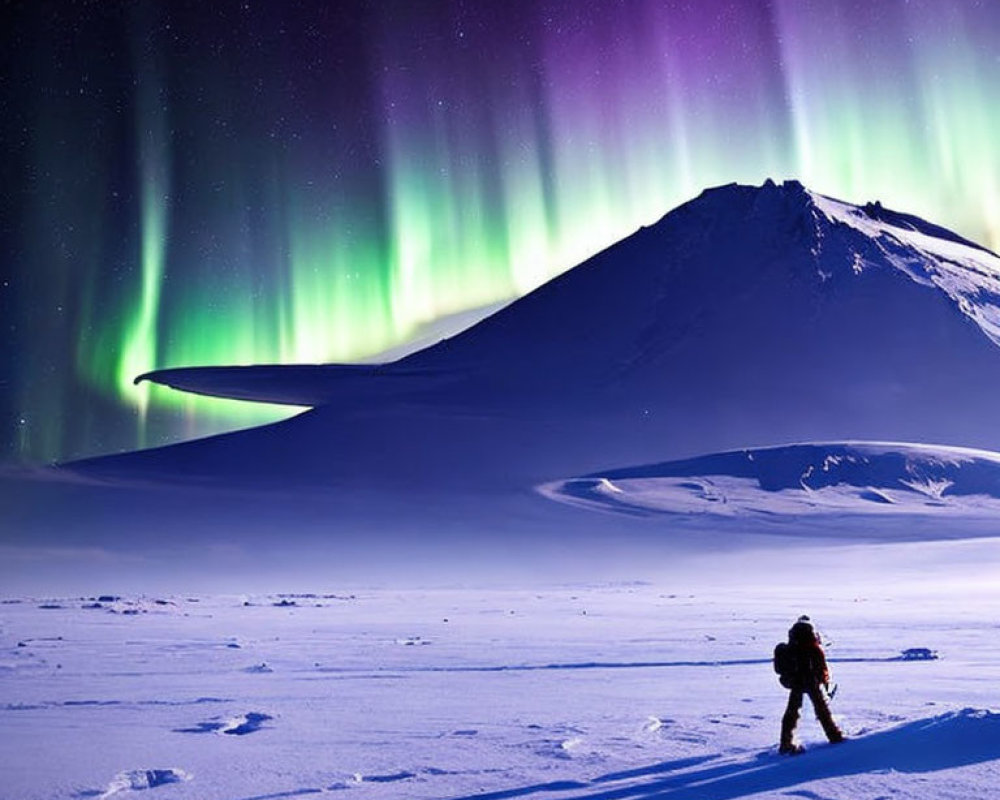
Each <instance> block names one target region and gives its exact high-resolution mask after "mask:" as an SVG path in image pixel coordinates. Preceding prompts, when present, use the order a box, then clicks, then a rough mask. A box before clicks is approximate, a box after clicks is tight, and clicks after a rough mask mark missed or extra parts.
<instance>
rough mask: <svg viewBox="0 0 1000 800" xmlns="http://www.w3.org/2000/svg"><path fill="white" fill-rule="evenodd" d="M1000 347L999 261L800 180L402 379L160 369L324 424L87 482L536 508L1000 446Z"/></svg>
mask: <svg viewBox="0 0 1000 800" xmlns="http://www.w3.org/2000/svg"><path fill="white" fill-rule="evenodd" d="M998 343H1000V258H998V257H997V256H996V255H995V254H993V253H991V252H989V251H987V250H985V249H983V248H980V247H978V246H976V245H975V244H973V243H971V242H968V241H966V240H964V239H962V238H961V237H959V236H957V235H955V234H953V233H950V232H948V231H945V230H944V229H942V228H939V227H937V226H935V225H932V224H930V223H927V222H924V221H923V220H920V219H919V218H917V217H913V216H910V215H907V214H900V213H896V212H892V211H889V210H887V209H884V208H882V207H881V206H879V205H877V204H869V205H867V206H855V205H851V204H848V203H844V202H841V201H837V200H832V199H830V198H826V197H823V196H821V195H818V194H815V193H812V192H810V191H808V190H806V189H805V188H804V187H803V186H802V185H801V184H800V183H798V182H795V181H787V182H785V183H783V184H780V185H779V184H775V183H773V182H770V181H768V182H767V183H765V184H764V185H763V186H760V187H755V186H740V185H736V184H730V185H727V186H722V187H718V188H714V189H709V190H706V191H705V192H703V193H702V194H701V195H700V196H699V197H697V198H695V199H694V200H691V201H690V202H688V203H685V204H684V205H682V206H680V207H678V208H677V209H675V210H674V211H672V212H670V213H669V214H667V215H666V216H665V217H663V218H662V219H661V220H659V221H658V222H657V223H655V224H653V225H651V226H649V227H646V228H642V229H640V230H639V231H637V232H636V233H634V234H633V235H631V236H629V237H627V238H625V239H623V240H622V241H620V242H618V243H616V244H613V245H612V246H610V247H609V248H607V249H606V250H604V251H603V252H601V253H598V254H597V255H595V256H594V257H592V258H590V259H588V260H587V261H585V262H584V263H582V264H580V265H579V266H578V267H576V268H574V269H571V270H569V271H568V272H566V273H564V274H563V275H561V276H559V277H557V278H555V279H553V280H552V281H550V282H548V283H547V284H545V285H543V286H542V287H540V288H538V289H537V290H535V291H534V292H532V293H530V294H529V295H527V296H525V297H523V298H521V299H519V300H517V301H515V302H513V303H511V304H510V305H508V306H506V307H504V308H503V309H501V310H500V311H498V312H496V313H495V314H493V315H491V316H489V317H488V318H486V319H484V320H482V321H481V322H479V323H478V324H476V325H473V326H472V327H470V328H468V329H467V330H465V331H463V332H461V333H460V334H458V335H456V336H454V337H452V338H449V339H445V340H443V341H440V342H438V343H437V344H435V345H433V346H431V347H428V348H426V349H425V350H422V351H420V352H418V353H415V354H413V355H410V356H408V357H406V358H403V359H401V360H398V361H395V362H392V363H389V364H382V365H375V366H372V365H366V366H358V365H349V366H336V365H330V366H321V367H302V366H299V367H249V368H210V369H179V370H165V371H162V372H159V373H153V374H151V375H150V376H147V377H148V378H149V379H151V380H155V381H159V382H162V383H165V384H167V385H170V386H174V387H177V388H181V389H187V390H191V391H200V392H204V393H207V394H220V395H229V396H238V397H243V398H256V399H261V400H279V401H284V402H299V403H307V404H310V405H315V406H317V408H316V409H315V410H314V411H312V412H310V413H307V414H304V415H301V416H299V417H297V418H295V419H292V420H289V421H287V422H284V423H280V424H278V425H274V426H269V427H268V428H264V429H258V430H251V431H246V432H241V433H236V434H230V435H226V436H221V437H215V438H213V439H209V440H205V441H202V442H196V443H189V444H184V445H178V446H174V447H170V448H163V449H161V450H158V451H150V452H146V453H139V454H132V455H128V456H120V457H113V458H109V459H100V460H95V461H91V462H85V463H81V464H79V465H74V469H80V470H85V471H87V472H99V473H102V474H116V475H122V474H124V475H132V474H135V473H136V472H138V473H140V474H148V473H149V472H153V473H155V474H156V475H158V476H168V477H170V478H174V477H179V476H183V477H184V478H185V479H189V478H191V477H195V478H198V477H205V476H210V477H212V479H213V480H215V479H219V478H221V479H228V478H234V479H236V480H241V479H243V478H246V477H248V476H249V477H252V478H253V479H254V480H255V481H263V482H278V483H283V482H286V481H293V482H301V481H303V480H305V481H307V482H312V481H318V482H320V483H322V484H323V485H329V484H331V483H332V484H333V485H336V486H372V485H383V484H385V483H386V482H388V483H389V484H391V485H394V486H397V487H399V486H402V487H406V488H408V489H417V490H432V491H438V490H442V489H447V487H455V486H463V487H468V486H475V487H478V488H486V487H489V488H491V489H495V488H496V487H497V486H498V485H502V486H503V487H505V488H510V489H516V490H518V491H522V490H526V489H527V487H528V486H530V485H533V484H534V483H538V482H540V481H542V480H546V479H556V478H559V477H563V476H565V475H569V474H582V473H586V472H588V471H594V470H597V469H600V468H604V467H607V466H609V465H614V464H628V463H642V462H648V461H654V460H663V459H665V458H675V457H679V456H684V455H688V454H691V453H698V452H711V451H713V450H726V449H732V448H739V447H746V446H753V445H767V444H772V443H775V442H782V441H810V440H848V439H854V440H858V439H875V440H898V441H917V442H919V441H939V442H946V443H949V444H955V445H965V446H973V447H986V448H993V449H997V448H1000V429H997V428H995V426H993V425H992V424H991V423H990V418H991V415H992V414H993V409H994V406H995V398H996V397H997V396H1000V349H998Z"/></svg>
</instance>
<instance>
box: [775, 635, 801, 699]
mask: <svg viewBox="0 0 1000 800" xmlns="http://www.w3.org/2000/svg"><path fill="white" fill-rule="evenodd" d="M774 671H775V672H777V673H778V682H779V683H780V684H781V685H782V686H784V687H785V688H786V689H791V688H793V687H794V685H795V679H796V677H797V676H798V672H799V664H798V659H797V658H796V657H795V652H794V650H793V649H792V646H791V645H790V644H788V642H779V643H778V644H776V645H775V646H774Z"/></svg>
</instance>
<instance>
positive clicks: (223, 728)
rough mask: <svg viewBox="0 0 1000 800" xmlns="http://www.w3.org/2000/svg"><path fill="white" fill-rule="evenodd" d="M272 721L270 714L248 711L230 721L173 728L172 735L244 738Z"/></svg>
mask: <svg viewBox="0 0 1000 800" xmlns="http://www.w3.org/2000/svg"><path fill="white" fill-rule="evenodd" d="M271 719H274V717H272V716H271V715H270V714H262V713H260V712H259V711H250V712H248V713H246V714H242V715H240V716H238V717H233V718H231V719H225V720H223V719H219V718H218V717H216V718H215V719H211V720H209V721H207V722H199V723H198V724H197V725H195V726H194V727H192V728H175V729H174V733H219V734H227V735H229V736H246V735H247V734H248V733H255V732H257V731H259V730H260V729H261V728H263V727H264V723H265V722H267V721H268V720H271Z"/></svg>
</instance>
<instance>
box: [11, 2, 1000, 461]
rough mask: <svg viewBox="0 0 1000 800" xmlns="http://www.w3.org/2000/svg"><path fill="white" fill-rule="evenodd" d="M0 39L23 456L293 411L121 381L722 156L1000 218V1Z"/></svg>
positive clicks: (486, 251)
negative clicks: (190, 394) (998, 146)
mask: <svg viewBox="0 0 1000 800" xmlns="http://www.w3.org/2000/svg"><path fill="white" fill-rule="evenodd" d="M0 40H2V41H0V104H2V105H0V136H2V144H3V153H4V157H3V163H2V167H0V169H2V173H0V179H2V187H3V188H2V194H0V203H2V205H0V246H2V249H0V253H2V255H0V258H2V262H0V325H2V332H0V424H2V427H0V460H7V461H15V462H41V461H48V460H52V459H66V458H71V457H79V456H83V455H91V454H96V453H102V452H111V451H115V450H120V449H124V448H133V447H136V446H141V445H147V444H158V443H162V442H165V441H171V440H177V439H179V438H184V437H187V436H191V435H195V434H204V433H206V432H209V431H215V430H220V429H223V428H226V427H233V426H237V425H245V424H249V423H253V422H259V421H263V420H266V419H275V418H277V417H278V416H280V415H281V414H280V412H276V411H275V410H273V409H271V410H269V409H266V408H265V409H262V408H258V407H253V406H248V405H241V404H235V403H230V402H226V401H208V400H203V399H196V398H189V397H186V396H184V395H182V394H179V393H176V392H170V391H169V390H162V389H151V388H150V387H149V385H148V384H145V385H143V386H142V387H139V388H136V387H133V386H132V384H131V381H132V378H133V377H134V376H135V375H137V374H139V373H141V372H144V371H147V370H150V369H155V368H160V367H171V366H185V365H197V364H237V363H242V364H246V363H265V362H286V363H291V362H310V363H313V362H323V361H343V360H351V359H358V358H362V357H365V356H369V355H371V354H373V353H376V352H378V351H380V350H383V349H386V348H388V347H391V346H394V345H397V344H399V343H400V342H402V341H404V340H406V339H407V338H408V337H411V336H412V335H413V334H414V332H415V331H416V329H417V328H418V327H419V326H420V325H421V324H422V323H426V322H429V321H431V320H433V319H435V318H436V317H439V316H441V315H445V314H449V313H453V312H457V311H460V310H463V309H467V308H470V307H474V306H479V305H484V304H487V303H493V302H496V301H498V300H502V299H505V298H511V297H514V296H516V295H518V294H522V293H524V292H526V291H528V290H530V289H532V288H534V287H535V286H537V285H539V284H540V283H541V282H543V281H545V280H546V279H548V278H549V277H551V276H553V275H555V274H557V273H558V272H560V271H562V270H564V269H567V268H569V267H571V266H573V265H574V264H576V263H578V262H580V261H581V260H583V259H584V258H585V257H587V256H588V255H591V254H592V253H594V252H596V251H597V250H600V249H602V248H603V247H605V246H607V245H608V244H610V243H612V242H613V241H615V240H617V239H619V238H621V237H622V236H625V235H627V234H628V233H630V232H632V231H633V230H635V229H636V228H637V227H639V226H640V225H642V224H648V223H651V222H653V221H655V220H656V219H658V218H659V217H660V216H662V215H663V214H664V213H666V212H667V211H668V210H670V209H671V208H672V207H674V206H675V205H677V204H678V203H680V202H682V201H684V200H686V199H688V198H690V197H691V196H693V195H696V194H697V193H698V192H700V191H701V189H702V188H704V187H706V186H710V185H716V184H720V183H728V182H730V181H740V182H747V183H760V182H762V181H763V180H764V179H765V178H766V177H768V176H771V177H774V178H776V179H782V178H788V177H796V178H799V179H801V180H802V181H803V182H804V183H806V184H807V185H808V186H809V187H811V188H813V189H816V190H818V191H821V192H824V193H827V194H831V195H834V196H838V197H842V198H844V199H848V200H853V201H865V200H869V199H876V198H877V199H881V200H882V201H883V202H884V203H885V204H886V205H889V206H893V207H897V208H900V209H904V210H908V211H912V212H915V213H917V214H920V215H921V216H925V217H928V218H930V219H932V220H934V221H936V222H939V223H941V224H944V225H946V226H948V227H951V228H953V229H955V230H957V231H958V232H960V233H962V234H963V235H965V236H967V237H970V238H972V239H974V240H977V241H979V242H982V243H983V244H986V245H987V246H990V247H992V248H994V249H996V248H997V247H1000V150H998V149H997V146H996V143H997V142H1000V3H998V2H995V0H983V2H973V1H972V0H963V1H962V2H946V1H945V0H913V2H903V1H902V0H880V1H879V2H872V1H871V0H842V1H841V2H836V1H835V0H822V2H820V1H816V2H813V0H787V2H777V1H774V0H773V1H771V2H767V1H765V0H761V2H752V0H745V1H744V2H727V1H725V0H696V1H694V0H693V1H692V2H672V0H660V1H659V2H638V1H637V2H620V3H618V2H595V0H563V1H562V2H545V1H542V2H525V3H515V2H486V1H485V0H482V1H480V2H416V1H415V0H409V1H407V2H403V1H402V0H400V1H399V2H396V1H393V0H383V1H382V2H375V1H374V0H371V1H370V2H348V1H347V0H337V2H296V1H295V0H281V1H279V0H272V1H271V2H263V1H262V0H249V2H239V3H233V2H225V1H218V0H212V2H206V0H199V2H188V0H170V1H169V2H168V1H167V0H161V2H141V1H140V2H115V1H114V0H94V2H69V1H68V0H67V1H65V2H52V3H50V2H41V1H39V0H25V1H24V2H16V1H14V2H10V1H7V2H4V3H3V5H2V8H0ZM285 413H287V412H285Z"/></svg>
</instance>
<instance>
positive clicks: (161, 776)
mask: <svg viewBox="0 0 1000 800" xmlns="http://www.w3.org/2000/svg"><path fill="white" fill-rule="evenodd" d="M191 778H192V775H191V774H190V773H188V772H185V771H184V770H182V769H176V768H171V769H132V770H127V771H125V772H119V773H118V774H117V775H115V777H114V779H113V780H112V781H111V783H109V784H108V788H107V789H105V790H104V791H103V792H80V793H78V794H77V797H97V798H99V800H105V798H108V797H113V796H114V795H116V794H118V793H119V792H128V791H132V792H138V791H142V790H144V789H155V788H156V787H157V786H165V785H167V784H168V783H182V782H184V781H189V780H191Z"/></svg>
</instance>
